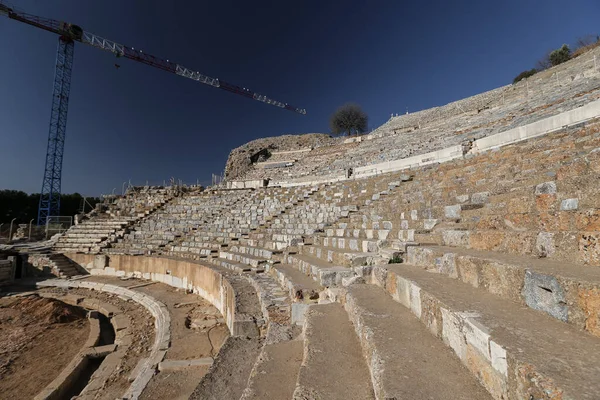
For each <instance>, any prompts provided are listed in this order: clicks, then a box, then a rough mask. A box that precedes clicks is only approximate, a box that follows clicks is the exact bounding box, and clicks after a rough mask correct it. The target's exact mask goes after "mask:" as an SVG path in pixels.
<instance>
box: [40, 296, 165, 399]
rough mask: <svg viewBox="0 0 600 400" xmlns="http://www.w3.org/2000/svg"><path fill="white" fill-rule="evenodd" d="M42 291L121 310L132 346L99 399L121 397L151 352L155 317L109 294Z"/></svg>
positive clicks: (131, 302)
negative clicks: (132, 373)
mask: <svg viewBox="0 0 600 400" xmlns="http://www.w3.org/2000/svg"><path fill="white" fill-rule="evenodd" d="M41 291H44V292H48V291H49V292H53V293H63V294H70V295H76V296H81V297H86V298H95V299H98V300H100V301H102V302H105V303H109V304H111V305H113V306H115V307H117V308H120V309H121V310H123V311H124V312H125V313H126V314H127V316H128V317H129V318H130V321H131V324H130V329H131V333H132V335H133V340H132V344H131V346H130V347H129V348H128V350H127V352H126V353H125V356H124V357H123V358H122V359H121V362H120V363H119V365H118V366H117V367H116V368H115V370H114V372H113V373H112V374H111V376H110V378H109V379H108V381H107V383H106V386H105V388H104V389H103V391H102V396H101V399H107V400H108V399H110V400H113V399H115V398H120V397H121V396H122V395H123V394H124V393H125V391H126V390H127V389H128V388H129V385H130V382H129V380H128V378H129V376H130V375H131V372H132V371H133V369H134V368H135V367H136V365H137V364H138V362H139V360H140V359H142V358H144V357H147V356H148V355H149V354H150V351H151V350H152V345H153V344H154V317H152V315H151V314H150V313H149V312H148V311H147V310H146V309H145V308H144V307H142V306H141V305H139V304H138V303H135V302H133V301H125V300H123V299H121V298H120V297H118V296H116V295H113V294H110V293H104V292H98V291H95V290H87V289H68V290H65V289H60V288H47V289H42V290H41Z"/></svg>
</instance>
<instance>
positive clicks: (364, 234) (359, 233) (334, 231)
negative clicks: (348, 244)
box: [325, 224, 393, 240]
mask: <svg viewBox="0 0 600 400" xmlns="http://www.w3.org/2000/svg"><path fill="white" fill-rule="evenodd" d="M391 232H393V231H392V230H390V229H366V228H362V227H358V228H357V227H352V226H349V225H348V224H344V228H340V227H338V228H327V229H325V234H326V235H327V236H336V237H346V238H354V239H370V240H386V239H388V238H389V237H390V233H391ZM392 236H393V235H392Z"/></svg>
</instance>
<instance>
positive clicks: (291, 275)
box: [267, 264, 323, 303]
mask: <svg viewBox="0 0 600 400" xmlns="http://www.w3.org/2000/svg"><path fill="white" fill-rule="evenodd" d="M267 271H268V272H269V274H271V275H272V276H273V277H274V278H275V279H276V280H277V281H278V282H279V284H280V285H281V286H282V287H283V288H284V289H287V290H288V291H289V296H290V299H292V301H294V302H304V303H314V302H317V301H318V300H319V292H321V291H322V290H323V287H321V286H320V285H319V284H318V283H317V282H316V281H315V280H314V279H313V278H312V277H309V276H307V275H306V274H304V273H302V272H300V270H298V269H297V268H294V267H293V266H292V265H289V264H274V265H272V266H270V267H269V268H268V269H267Z"/></svg>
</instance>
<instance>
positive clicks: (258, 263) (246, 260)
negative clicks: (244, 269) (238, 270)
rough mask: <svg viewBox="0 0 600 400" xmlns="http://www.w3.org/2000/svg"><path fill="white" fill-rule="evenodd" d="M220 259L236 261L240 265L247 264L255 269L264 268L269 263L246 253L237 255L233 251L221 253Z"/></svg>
mask: <svg viewBox="0 0 600 400" xmlns="http://www.w3.org/2000/svg"><path fill="white" fill-rule="evenodd" d="M219 257H220V258H224V259H226V260H230V261H235V262H237V263H240V264H246V265H249V266H251V267H254V268H259V267H261V268H264V265H265V264H267V263H268V260H266V259H265V258H262V257H255V256H251V255H249V254H244V253H236V252H234V251H231V250H221V251H219Z"/></svg>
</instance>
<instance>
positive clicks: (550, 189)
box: [535, 181, 556, 195]
mask: <svg viewBox="0 0 600 400" xmlns="http://www.w3.org/2000/svg"><path fill="white" fill-rule="evenodd" d="M535 194H536V195H540V194H556V182H554V181H551V182H544V183H540V184H539V185H537V186H536V187H535Z"/></svg>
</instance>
